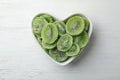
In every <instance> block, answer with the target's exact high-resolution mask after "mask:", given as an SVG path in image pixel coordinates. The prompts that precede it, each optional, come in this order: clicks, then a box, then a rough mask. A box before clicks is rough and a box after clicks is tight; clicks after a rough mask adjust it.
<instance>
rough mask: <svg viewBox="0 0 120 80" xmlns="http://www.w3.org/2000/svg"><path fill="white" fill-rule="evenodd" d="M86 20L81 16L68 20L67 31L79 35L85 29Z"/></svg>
mask: <svg viewBox="0 0 120 80" xmlns="http://www.w3.org/2000/svg"><path fill="white" fill-rule="evenodd" d="M84 26H85V23H84V20H83V18H82V17H80V16H73V17H71V18H69V19H68V20H67V23H66V31H67V33H68V34H70V35H73V36H75V35H79V34H80V33H82V31H83V30H84Z"/></svg>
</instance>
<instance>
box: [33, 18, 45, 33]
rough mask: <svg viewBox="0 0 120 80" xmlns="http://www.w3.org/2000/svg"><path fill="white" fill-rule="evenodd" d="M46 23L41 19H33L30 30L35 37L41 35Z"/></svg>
mask: <svg viewBox="0 0 120 80" xmlns="http://www.w3.org/2000/svg"><path fill="white" fill-rule="evenodd" d="M46 23H47V21H46V20H45V19H44V18H43V17H41V18H40V17H35V18H34V20H33V22H32V30H33V33H34V34H35V35H40V34H41V29H42V27H43V26H44V25H45V24H46Z"/></svg>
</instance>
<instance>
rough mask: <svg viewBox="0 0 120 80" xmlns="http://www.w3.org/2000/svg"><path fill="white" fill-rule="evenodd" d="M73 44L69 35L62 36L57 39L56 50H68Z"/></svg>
mask: <svg viewBox="0 0 120 80" xmlns="http://www.w3.org/2000/svg"><path fill="white" fill-rule="evenodd" d="M72 44H73V38H72V36H71V35H69V34H64V35H62V36H61V37H60V38H59V39H58V42H57V49H58V50H59V51H63V52H65V51H67V50H69V49H70V47H71V46H72Z"/></svg>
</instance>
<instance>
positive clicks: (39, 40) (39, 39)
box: [37, 36, 42, 44]
mask: <svg viewBox="0 0 120 80" xmlns="http://www.w3.org/2000/svg"><path fill="white" fill-rule="evenodd" d="M37 40H38V42H39V44H41V43H42V38H41V37H38V36H37Z"/></svg>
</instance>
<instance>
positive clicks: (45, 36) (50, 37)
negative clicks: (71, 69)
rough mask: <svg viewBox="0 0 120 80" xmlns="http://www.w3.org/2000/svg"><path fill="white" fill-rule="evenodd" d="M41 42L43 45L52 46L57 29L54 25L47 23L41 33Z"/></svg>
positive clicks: (56, 36)
mask: <svg viewBox="0 0 120 80" xmlns="http://www.w3.org/2000/svg"><path fill="white" fill-rule="evenodd" d="M41 37H42V40H43V41H44V42H45V43H48V44H52V43H54V42H55V40H56V39H57V38H58V29H57V27H56V25H55V24H54V23H47V24H46V25H45V26H44V27H43V28H42V31H41Z"/></svg>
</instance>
